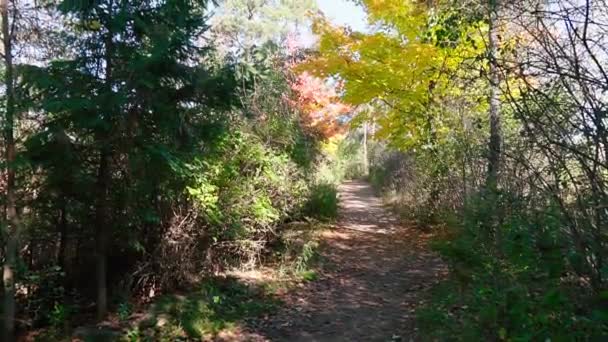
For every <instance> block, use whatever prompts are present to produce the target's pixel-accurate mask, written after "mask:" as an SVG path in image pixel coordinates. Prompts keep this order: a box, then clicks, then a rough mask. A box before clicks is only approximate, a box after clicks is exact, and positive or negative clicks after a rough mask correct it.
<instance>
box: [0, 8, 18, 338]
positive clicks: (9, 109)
mask: <svg viewBox="0 0 608 342" xmlns="http://www.w3.org/2000/svg"><path fill="white" fill-rule="evenodd" d="M8 12H9V9H8V0H0V16H1V18H2V41H3V47H4V51H3V52H4V63H5V69H6V70H5V75H4V86H5V88H6V117H5V123H4V139H5V142H4V143H5V158H6V163H7V168H6V221H7V225H8V229H7V236H6V255H5V261H4V268H3V272H2V280H3V283H4V308H3V311H4V334H3V337H4V341H13V340H14V338H15V266H16V263H17V257H18V255H17V251H18V247H19V233H20V222H19V216H18V211H17V203H16V195H15V169H14V166H15V165H14V164H15V139H14V121H15V93H14V68H13V56H12V36H11V32H10V28H9V22H8V20H9V13H8Z"/></svg>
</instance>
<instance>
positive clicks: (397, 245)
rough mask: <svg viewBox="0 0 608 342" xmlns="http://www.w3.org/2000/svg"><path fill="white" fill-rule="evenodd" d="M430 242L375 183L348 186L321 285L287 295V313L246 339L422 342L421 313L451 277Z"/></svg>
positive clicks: (330, 235) (328, 236)
mask: <svg viewBox="0 0 608 342" xmlns="http://www.w3.org/2000/svg"><path fill="white" fill-rule="evenodd" d="M428 239H429V236H428V235H425V234H424V233H422V232H420V231H418V230H416V229H415V228H414V227H407V226H401V225H399V224H398V220H397V219H396V218H395V217H394V216H393V215H391V214H390V213H389V211H388V210H386V209H385V208H384V207H383V205H382V201H381V200H380V199H379V198H377V197H376V196H375V195H374V193H373V190H372V189H371V187H370V186H369V185H368V184H367V183H364V182H360V181H352V182H347V183H345V184H343V185H342V186H341V187H340V218H339V221H338V224H337V226H336V228H335V229H333V230H331V231H328V232H326V233H325V234H324V235H323V244H322V250H321V254H322V256H323V260H324V262H323V266H322V269H321V270H320V272H319V275H320V276H319V280H317V281H314V282H310V283H306V284H305V285H304V286H303V287H302V288H300V289H297V290H295V291H292V292H291V293H289V294H287V295H285V298H282V299H283V300H284V301H285V303H286V305H285V306H284V308H283V309H281V310H279V312H278V313H277V314H275V315H273V316H272V317H271V318H270V319H268V320H266V321H263V322H257V323H255V324H252V326H251V327H250V329H249V331H250V335H249V337H248V338H247V339H246V340H249V341H392V340H401V341H410V340H416V327H415V322H414V310H415V308H416V306H417V305H419V303H420V302H421V301H423V300H424V295H425V290H426V289H428V288H429V287H431V286H432V285H433V284H434V283H436V282H437V281H438V280H439V279H440V278H441V276H442V274H445V272H446V268H445V266H444V265H443V264H442V262H441V260H440V259H439V258H438V257H437V256H436V255H435V254H433V253H432V252H430V251H429V248H428V246H427V242H428Z"/></svg>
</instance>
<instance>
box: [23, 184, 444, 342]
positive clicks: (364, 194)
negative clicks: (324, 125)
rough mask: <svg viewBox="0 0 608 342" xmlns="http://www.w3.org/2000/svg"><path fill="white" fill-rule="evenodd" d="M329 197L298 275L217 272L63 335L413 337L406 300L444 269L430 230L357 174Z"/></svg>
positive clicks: (423, 293)
mask: <svg viewBox="0 0 608 342" xmlns="http://www.w3.org/2000/svg"><path fill="white" fill-rule="evenodd" d="M339 200H340V208H339V216H338V220H337V221H336V222H335V224H334V225H332V226H331V228H328V229H321V230H319V231H318V232H315V233H314V235H315V236H314V241H312V242H314V243H315V245H316V243H317V242H318V247H317V249H316V253H317V254H316V255H317V258H316V259H317V261H316V262H315V263H314V264H313V265H309V266H310V269H308V270H306V271H305V272H304V274H307V276H304V277H302V276H301V275H300V280H299V281H295V282H293V281H285V280H281V279H284V278H285V277H282V276H281V275H280V273H281V272H280V269H279V267H276V266H272V265H267V266H265V267H261V268H259V269H254V270H250V271H235V272H232V273H227V274H225V275H224V276H223V277H221V279H222V280H221V281H219V282H217V281H212V282H209V283H207V284H201V289H199V290H198V291H192V292H191V293H184V294H182V295H180V294H173V295H167V296H165V297H163V298H161V299H159V300H158V301H157V302H156V303H155V304H154V305H153V306H151V307H148V308H145V309H143V310H142V311H139V312H135V313H133V314H132V315H131V316H130V317H129V319H127V320H124V321H120V320H119V319H114V323H113V324H112V323H111V322H110V323H109V324H106V325H104V326H103V327H101V328H100V326H93V327H80V328H78V329H76V330H75V331H74V333H73V335H72V336H73V338H72V339H70V340H71V341H201V340H203V341H222V342H232V341H234V342H242V341H250V342H262V341H264V342H265V341H273V342H274V341H289V342H297V341H311V342H313V341H328V342H330V341H331V342H334V341H379V342H387V341H404V342H407V341H417V340H419V338H418V329H417V328H416V322H415V310H416V308H417V307H418V306H419V305H421V304H423V303H424V301H425V299H426V298H427V295H428V291H427V290H429V289H430V288H431V287H432V286H433V285H434V284H436V283H437V282H438V281H440V280H441V279H442V278H443V277H444V276H445V274H446V273H447V269H446V266H445V264H444V263H443V262H442V261H441V259H440V258H439V257H438V256H437V255H436V254H435V253H433V252H432V251H431V249H430V247H429V245H428V244H429V241H430V239H431V238H432V236H431V235H429V234H426V233H424V232H422V231H421V230H420V229H417V228H416V227H415V226H408V225H405V224H403V223H402V222H400V220H398V218H397V217H396V216H395V215H393V214H392V213H391V211H390V210H388V209H387V208H386V207H385V206H384V204H383V202H382V200H381V199H380V198H378V197H376V196H375V194H374V191H373V190H372V188H371V186H370V185H369V184H367V183H365V182H361V181H351V182H346V183H344V184H343V185H342V186H340V189H339ZM304 240H305V241H309V240H310V239H309V238H306V239H304ZM305 241H304V242H305ZM309 266H307V267H309ZM286 283H287V284H288V285H286ZM119 336H122V337H119ZM22 340H23V341H35V340H40V341H43V340H44V341H47V340H54V341H59V340H60V339H57V338H55V339H53V338H51V339H48V338H47V339H40V338H34V337H31V339H30V338H24V339H22Z"/></svg>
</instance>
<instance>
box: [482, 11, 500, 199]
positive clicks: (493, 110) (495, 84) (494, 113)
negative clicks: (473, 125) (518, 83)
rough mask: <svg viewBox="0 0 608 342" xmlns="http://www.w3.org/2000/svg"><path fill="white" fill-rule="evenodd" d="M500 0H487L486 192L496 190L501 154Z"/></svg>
mask: <svg viewBox="0 0 608 342" xmlns="http://www.w3.org/2000/svg"><path fill="white" fill-rule="evenodd" d="M499 1H500V0H489V6H488V10H489V37H488V42H489V43H488V55H489V56H488V57H489V62H490V75H489V76H490V98H489V102H490V111H489V119H490V141H489V153H488V173H487V175H486V190H487V191H490V192H496V190H497V188H498V181H499V179H498V177H499V175H498V173H499V171H500V155H501V153H502V151H501V150H502V146H501V144H502V132H501V131H502V130H501V118H500V97H499V96H500V89H499V87H500V74H499V70H498V46H497V44H498V28H497V26H498V25H497V24H498V7H499Z"/></svg>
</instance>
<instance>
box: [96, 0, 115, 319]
mask: <svg viewBox="0 0 608 342" xmlns="http://www.w3.org/2000/svg"><path fill="white" fill-rule="evenodd" d="M112 7H113V3H112V2H110V16H111V13H112ZM107 30H108V32H107V36H106V42H105V45H106V46H105V48H106V51H105V64H106V69H105V88H106V89H105V91H106V95H107V96H108V97H109V99H108V100H109V102H110V103H111V98H112V92H113V88H112V80H113V75H112V71H113V69H112V67H113V64H112V63H113V61H112V54H113V40H112V39H113V35H112V31H111V28H110V27H107ZM106 110H107V111H109V112H103V113H101V115H104V116H105V118H103V119H104V121H105V122H106V124H107V125H110V123H111V122H112V118H111V115H112V114H113V113H111V111H112V110H113V108H112V106H109V108H107V109H106ZM111 134H112V130H111V128H108V127H106V126H104V127H101V128H99V131H98V134H97V142H96V143H97V144H98V146H99V164H98V170H97V189H96V190H97V191H96V193H97V203H96V207H95V242H96V246H95V247H96V248H95V249H96V253H95V259H96V261H95V263H96V273H97V320H98V321H102V320H103V319H104V318H105V316H106V314H107V312H108V288H107V283H108V281H107V273H108V270H107V248H108V240H109V230H108V229H109V227H108V223H109V219H108V215H109V214H110V213H109V210H108V209H109V207H108V190H109V187H110V180H111V172H110V163H111V160H112V146H111V139H110V135H111Z"/></svg>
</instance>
